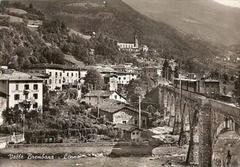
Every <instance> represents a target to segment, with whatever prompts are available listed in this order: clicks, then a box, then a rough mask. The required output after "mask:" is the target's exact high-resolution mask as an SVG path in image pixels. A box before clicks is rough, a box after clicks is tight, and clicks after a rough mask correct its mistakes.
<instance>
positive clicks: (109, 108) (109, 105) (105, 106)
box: [99, 99, 126, 113]
mask: <svg viewBox="0 0 240 167" xmlns="http://www.w3.org/2000/svg"><path fill="white" fill-rule="evenodd" d="M125 106H126V104H123V103H121V102H119V101H116V100H111V99H106V100H104V102H102V103H101V104H100V105H99V109H100V110H103V111H106V112H109V113H114V112H116V111H119V110H120V109H122V108H124V107H125Z"/></svg>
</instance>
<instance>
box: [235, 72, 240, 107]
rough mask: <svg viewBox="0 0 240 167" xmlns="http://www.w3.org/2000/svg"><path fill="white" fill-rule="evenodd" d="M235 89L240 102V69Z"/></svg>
mask: <svg viewBox="0 0 240 167" xmlns="http://www.w3.org/2000/svg"><path fill="white" fill-rule="evenodd" d="M234 85H235V90H234V95H235V96H236V97H238V103H239V104H240V71H239V72H238V77H237V80H236V81H235V82H234Z"/></svg>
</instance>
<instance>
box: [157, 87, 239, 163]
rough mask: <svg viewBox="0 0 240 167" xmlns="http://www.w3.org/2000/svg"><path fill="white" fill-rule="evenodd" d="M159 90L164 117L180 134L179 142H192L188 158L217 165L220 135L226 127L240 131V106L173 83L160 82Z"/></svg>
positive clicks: (180, 143) (190, 160) (190, 161)
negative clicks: (214, 159) (162, 83)
mask: <svg viewBox="0 0 240 167" xmlns="http://www.w3.org/2000/svg"><path fill="white" fill-rule="evenodd" d="M158 91H159V93H158V95H159V98H158V99H159V105H160V109H162V111H164V113H163V115H164V117H163V118H164V120H165V122H166V123H167V124H168V125H169V126H171V127H173V134H179V135H180V137H179V143H178V144H179V145H183V144H186V143H187V142H189V150H188V155H187V160H186V161H188V163H198V164H199V167H212V166H214V165H213V149H214V144H215V143H216V141H217V139H218V136H219V134H220V133H222V132H224V131H226V130H231V131H236V132H237V134H239V133H240V108H237V107H234V106H233V105H230V104H228V103H224V102H221V101H217V100H213V99H210V98H207V97H205V96H203V95H200V94H197V93H194V92H188V91H184V90H182V91H180V90H179V89H177V88H174V87H171V86H163V85H159V86H158ZM185 132H189V133H188V137H186V136H187V135H185ZM196 153H197V155H195V154H196Z"/></svg>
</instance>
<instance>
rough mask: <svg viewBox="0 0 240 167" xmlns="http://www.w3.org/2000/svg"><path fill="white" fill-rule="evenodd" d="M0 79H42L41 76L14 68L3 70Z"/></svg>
mask: <svg viewBox="0 0 240 167" xmlns="http://www.w3.org/2000/svg"><path fill="white" fill-rule="evenodd" d="M0 80H9V81H20V80H24V81H26V80H34V81H43V80H42V79H41V78H38V77H35V76H33V75H30V74H27V73H23V72H19V71H15V70H5V71H4V72H3V73H2V74H0Z"/></svg>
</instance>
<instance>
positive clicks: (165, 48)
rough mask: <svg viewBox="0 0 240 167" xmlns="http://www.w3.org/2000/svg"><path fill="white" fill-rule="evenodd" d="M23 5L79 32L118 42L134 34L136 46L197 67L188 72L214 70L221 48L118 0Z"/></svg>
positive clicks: (59, 0) (28, 0)
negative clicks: (146, 47) (200, 69)
mask: <svg viewBox="0 0 240 167" xmlns="http://www.w3.org/2000/svg"><path fill="white" fill-rule="evenodd" d="M21 2H23V1H22V0H21ZM25 2H26V3H32V4H33V5H34V6H36V7H38V8H40V9H42V11H43V12H44V13H45V14H46V15H47V18H51V19H56V18H57V19H61V20H63V21H64V22H65V23H66V24H67V25H68V26H69V27H70V28H72V29H74V30H76V31H79V32H88V31H95V32H97V33H103V34H105V35H108V36H110V37H111V38H113V39H117V40H119V41H122V42H124V41H133V38H134V35H137V36H138V37H139V40H140V43H144V44H147V45H149V46H151V47H154V48H156V49H157V50H158V51H159V52H160V53H161V56H163V57H175V58H176V59H180V60H181V61H183V62H186V63H188V65H189V62H192V61H193V62H195V64H198V65H199V66H196V65H192V66H191V67H190V68H191V69H192V68H193V69H195V70H199V67H201V68H202V69H206V68H208V67H210V68H215V67H214V66H213V65H212V62H211V60H213V57H215V56H216V55H219V54H220V53H221V49H219V48H217V47H215V46H213V45H211V44H210V43H206V42H204V41H202V40H199V39H197V38H195V37H194V36H191V35H185V34H183V33H180V32H178V31H176V30H175V29H174V28H172V27H170V26H168V25H167V24H164V23H162V22H160V23H158V22H156V21H153V20H151V19H149V18H147V17H146V16H143V15H141V14H140V13H138V12H136V11H135V10H133V9H132V8H131V7H129V6H128V5H127V4H125V3H124V2H122V1H121V0H106V1H103V0H88V1H86V0H50V1H33V0H25ZM104 2H105V3H104ZM186 63H185V64H186ZM211 66H212V67H211Z"/></svg>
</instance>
